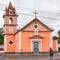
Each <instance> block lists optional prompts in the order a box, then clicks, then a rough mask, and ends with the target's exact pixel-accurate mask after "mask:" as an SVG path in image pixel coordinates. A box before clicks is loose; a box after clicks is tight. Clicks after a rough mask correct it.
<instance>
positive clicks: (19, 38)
mask: <svg viewBox="0 0 60 60" xmlns="http://www.w3.org/2000/svg"><path fill="white" fill-rule="evenodd" d="M19 52H21V32H19Z"/></svg>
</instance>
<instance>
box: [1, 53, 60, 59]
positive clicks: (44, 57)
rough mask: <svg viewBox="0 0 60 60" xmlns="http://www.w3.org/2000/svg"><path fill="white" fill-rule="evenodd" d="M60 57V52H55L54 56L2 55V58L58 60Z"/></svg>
mask: <svg viewBox="0 0 60 60" xmlns="http://www.w3.org/2000/svg"><path fill="white" fill-rule="evenodd" d="M57 59H60V54H55V55H54V56H53V57H49V56H44V55H40V56H22V55H5V56H0V60H57Z"/></svg>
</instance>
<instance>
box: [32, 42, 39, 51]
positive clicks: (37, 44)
mask: <svg viewBox="0 0 60 60" xmlns="http://www.w3.org/2000/svg"><path fill="white" fill-rule="evenodd" d="M33 50H34V52H39V42H33Z"/></svg>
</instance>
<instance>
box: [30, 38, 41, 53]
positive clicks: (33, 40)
mask: <svg viewBox="0 0 60 60" xmlns="http://www.w3.org/2000/svg"><path fill="white" fill-rule="evenodd" d="M35 41H37V42H39V51H40V52H42V39H31V52H33V42H35Z"/></svg>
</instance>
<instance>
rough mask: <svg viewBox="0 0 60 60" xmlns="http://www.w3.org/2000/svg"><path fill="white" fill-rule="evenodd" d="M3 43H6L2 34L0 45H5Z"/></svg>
mask: <svg viewBox="0 0 60 60" xmlns="http://www.w3.org/2000/svg"><path fill="white" fill-rule="evenodd" d="M3 44H4V36H3V35H0V45H3Z"/></svg>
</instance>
